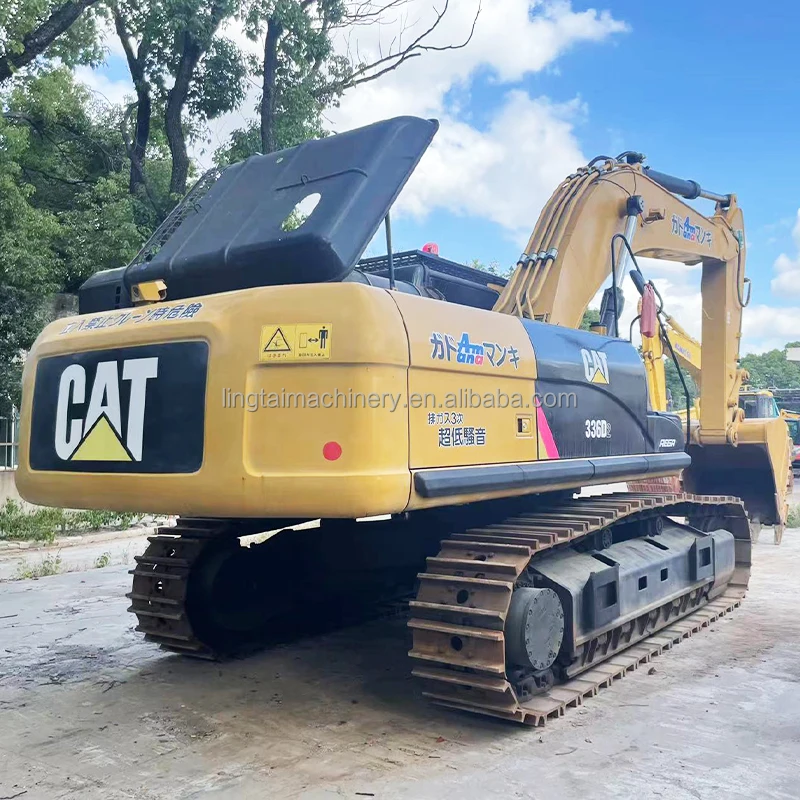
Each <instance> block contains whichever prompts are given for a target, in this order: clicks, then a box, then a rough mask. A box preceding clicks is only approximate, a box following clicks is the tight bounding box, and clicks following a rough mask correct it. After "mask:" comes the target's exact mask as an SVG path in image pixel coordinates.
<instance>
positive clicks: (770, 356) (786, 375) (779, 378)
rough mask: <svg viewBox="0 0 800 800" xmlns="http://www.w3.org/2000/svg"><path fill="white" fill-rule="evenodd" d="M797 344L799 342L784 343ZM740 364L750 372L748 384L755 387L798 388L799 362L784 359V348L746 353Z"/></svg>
mask: <svg viewBox="0 0 800 800" xmlns="http://www.w3.org/2000/svg"><path fill="white" fill-rule="evenodd" d="M798 346H800V342H789V343H788V344H787V345H786V347H798ZM741 364H742V368H743V369H746V370H747V371H748V372H749V373H750V379H749V384H750V386H753V387H754V388H756V389H770V388H777V389H800V364H798V363H797V362H794V361H788V360H787V359H786V348H784V349H783V350H769V351H767V352H766V353H760V354H757V355H756V354H751V355H747V356H745V357H744V358H743V359H742V361H741Z"/></svg>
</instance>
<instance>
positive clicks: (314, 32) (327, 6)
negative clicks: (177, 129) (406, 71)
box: [223, 0, 480, 157]
mask: <svg viewBox="0 0 800 800" xmlns="http://www.w3.org/2000/svg"><path fill="white" fill-rule="evenodd" d="M448 3H449V0H444V4H443V6H442V10H441V11H437V12H436V14H435V18H434V20H433V22H432V23H431V25H429V26H428V28H427V29H425V30H424V31H422V32H421V33H420V34H418V35H417V36H416V37H414V38H413V39H411V40H409V41H405V42H404V40H403V37H402V36H398V37H397V38H396V39H395V40H394V41H393V42H392V43H391V44H390V46H389V47H388V49H387V51H386V52H384V53H381V54H379V55H378V56H377V57H375V58H373V59H362V58H360V57H359V56H358V54H357V52H356V53H355V54H353V53H352V52H351V53H350V54H349V55H342V54H341V53H337V52H336V49H335V47H334V36H335V35H339V34H341V35H343V36H348V35H352V34H353V32H354V31H357V30H358V29H359V28H360V27H363V26H365V25H381V24H385V23H387V22H389V21H391V20H392V16H393V15H397V14H399V13H401V11H402V10H403V8H404V6H406V5H407V4H408V0H245V8H244V20H245V30H246V32H247V35H248V36H249V37H250V38H251V39H252V40H253V41H255V42H261V41H263V46H262V53H263V55H262V57H261V60H260V63H259V64H258V66H257V67H256V69H255V72H256V73H257V74H258V75H259V76H260V78H261V100H260V102H259V105H258V114H259V124H258V137H259V144H260V147H259V151H260V152H262V153H271V152H273V151H275V150H277V149H279V148H282V147H290V146H292V145H295V144H298V143H299V142H301V141H303V140H304V139H307V138H310V137H309V134H312V135H313V134H314V132H315V130H316V129H318V128H320V127H321V124H320V115H321V112H322V111H323V110H324V109H325V108H327V107H330V106H331V105H334V104H335V103H336V102H337V101H338V99H339V98H340V97H341V95H342V94H343V92H345V91H346V90H347V89H351V88H353V87H355V86H358V85H360V84H362V83H366V82H368V81H373V80H377V79H378V78H380V77H381V76H382V75H385V74H386V73H388V72H391V71H392V70H394V69H397V67H399V66H400V65H401V64H403V63H404V62H406V61H408V60H409V59H412V58H417V57H418V56H421V55H423V54H424V53H427V52H434V51H443V50H452V49H459V48H461V47H465V46H466V44H467V43H468V42H469V41H470V39H471V38H472V32H470V34H469V35H468V36H467V37H466V39H465V40H464V41H462V42H460V43H457V44H447V45H441V46H435V45H432V44H430V37H431V35H432V34H433V33H434V31H436V30H437V28H438V27H439V25H440V24H441V22H442V20H443V18H444V17H445V15H446V14H447V10H448ZM479 12H480V8H479V9H478V13H479ZM475 20H476V21H477V14H476V17H475ZM473 30H474V23H473ZM287 114H288V115H289V119H288V120H287V119H286V116H287ZM245 142H246V143H247V144H249V145H252V144H254V143H255V140H254V137H253V134H252V128H248V129H246V130H245V135H244V136H240V137H239V144H240V145H241V144H244V143H245ZM256 152H257V151H256ZM250 154H252V153H250ZM223 157H224V156H223Z"/></svg>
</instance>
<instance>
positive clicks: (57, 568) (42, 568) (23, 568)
mask: <svg viewBox="0 0 800 800" xmlns="http://www.w3.org/2000/svg"><path fill="white" fill-rule="evenodd" d="M59 572H61V556H60V555H58V553H56V554H55V555H51V556H46V557H45V558H43V559H42V560H41V561H40V562H39V563H38V564H29V563H28V562H27V561H23V562H22V563H20V564H19V565H18V566H17V572H16V575H15V576H14V577H15V578H16V580H18V581H24V580H26V579H28V578H46V577H47V576H48V575H58V573H59Z"/></svg>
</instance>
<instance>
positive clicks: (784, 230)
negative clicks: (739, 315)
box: [76, 0, 800, 353]
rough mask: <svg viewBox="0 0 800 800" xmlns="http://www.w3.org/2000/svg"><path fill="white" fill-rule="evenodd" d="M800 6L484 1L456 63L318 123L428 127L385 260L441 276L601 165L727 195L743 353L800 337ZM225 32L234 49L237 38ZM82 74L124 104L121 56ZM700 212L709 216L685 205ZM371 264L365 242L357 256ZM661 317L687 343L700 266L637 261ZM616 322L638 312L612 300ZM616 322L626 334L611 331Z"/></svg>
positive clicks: (459, 15)
mask: <svg viewBox="0 0 800 800" xmlns="http://www.w3.org/2000/svg"><path fill="white" fill-rule="evenodd" d="M434 5H436V6H437V7H439V6H440V5H441V0H440V2H439V3H434V2H432V0H409V4H408V15H407V16H406V17H405V18H403V19H400V18H395V19H391V20H387V22H386V24H385V25H383V26H381V28H380V29H378V28H377V27H376V28H365V29H363V31H362V32H360V33H359V41H358V44H359V48H360V50H361V51H362V52H377V49H378V47H379V46H380V45H383V46H384V47H386V45H387V43H388V42H389V41H391V39H392V37H393V36H394V35H395V33H396V30H397V28H398V27H399V26H402V25H404V24H405V25H406V26H407V27H408V28H409V30H408V31H407V33H413V32H414V30H419V29H421V28H424V27H425V26H426V25H427V24H428V23H429V20H430V18H431V14H432V13H433V6H434ZM477 8H478V0H451V3H450V8H449V10H448V13H447V15H446V17H445V18H444V20H443V23H442V24H441V25H440V27H439V29H437V36H436V40H435V41H434V43H436V44H447V43H452V42H456V41H461V40H463V39H464V38H465V37H466V35H467V34H468V33H469V29H470V27H471V25H472V21H473V19H474V16H475V12H476V10H477ZM798 29H800V3H796V2H795V0H776V2H774V3H772V4H770V12H769V13H768V14H767V13H764V11H763V10H761V9H759V7H758V6H755V5H754V4H753V3H752V2H748V1H747V0H729V2H727V3H725V4H724V6H721V5H719V4H716V3H702V2H701V3H698V2H697V1H696V0H673V1H672V2H670V3H663V4H662V3H643V2H641V0H638V1H637V2H634V1H633V0H607V1H606V2H600V3H598V4H596V5H593V4H591V3H588V2H583V0H573V1H572V2H570V1H569V0H483V3H482V8H481V13H480V15H479V17H478V22H477V25H476V29H475V33H474V35H473V37H472V39H471V41H470V42H469V44H468V45H467V46H466V47H465V48H463V49H460V50H451V51H446V52H434V53H427V54H425V55H423V56H422V57H420V58H417V59H413V60H411V61H409V62H407V63H406V64H404V65H402V66H401V67H400V68H399V69H398V70H396V71H394V72H392V73H390V74H388V75H387V76H385V77H384V78H381V79H380V80H378V81H375V82H373V83H370V84H365V85H363V86H361V87H356V88H355V89H353V90H351V91H349V92H347V93H346V94H345V95H344V97H343V98H342V101H341V104H340V106H339V107H338V108H336V109H332V110H330V111H329V112H326V124H327V127H328V128H329V129H330V130H332V131H342V130H347V129H350V128H354V127H358V126H360V125H364V124H368V123H370V122H374V121H376V120H379V119H384V118H387V117H392V116H398V115H401V114H414V115H417V116H423V117H432V118H436V119H438V120H439V122H440V129H439V132H438V133H437V135H436V137H435V139H434V142H433V144H432V145H431V147H430V148H429V151H428V152H427V153H426V155H425V156H424V157H423V159H422V161H421V162H420V164H419V166H418V167H417V170H416V172H415V173H414V175H413V176H412V178H411V180H410V181H409V183H408V184H407V186H406V188H405V189H404V190H403V193H402V194H401V196H400V198H399V199H398V201H397V203H396V206H395V209H394V211H393V240H394V247H395V249H396V250H405V249H414V248H418V247H421V246H422V245H423V244H425V243H426V242H431V241H433V242H436V243H437V244H438V245H439V249H440V254H441V255H442V256H445V257H447V258H450V259H453V260H455V261H461V262H466V263H468V262H470V261H472V259H476V258H477V259H479V260H481V261H483V262H484V263H489V262H492V261H497V262H499V264H500V265H501V266H503V267H506V266H511V265H513V264H514V263H515V262H516V260H517V257H518V256H519V254H520V252H521V251H522V249H523V247H524V245H525V243H526V242H527V239H528V236H529V234H530V231H531V230H532V229H533V227H534V225H535V223H536V219H537V217H538V214H539V212H540V210H541V208H542V206H543V205H544V203H545V202H546V200H547V198H548V197H549V196H550V194H551V193H552V192H553V191H554V190H555V188H556V186H557V185H558V184H559V183H560V182H561V181H562V180H563V179H564V178H565V177H566V176H567V175H568V174H570V173H571V172H573V171H574V170H575V168H576V167H578V166H580V165H583V164H585V163H587V162H588V161H589V159H590V158H592V157H593V156H595V155H598V154H600V153H603V154H608V155H612V156H613V155H616V154H617V153H619V152H621V151H623V150H628V149H630V150H637V151H640V152H643V153H645V154H646V155H647V161H646V163H647V164H648V165H650V166H652V167H653V168H654V169H657V170H660V171H662V172H669V173H672V174H675V175H678V176H680V177H684V178H691V179H694V180H696V181H698V182H699V183H700V184H701V185H702V186H703V187H704V188H707V189H710V190H711V191H715V192H719V193H721V194H723V193H728V192H733V193H735V194H736V195H737V196H738V200H739V204H740V206H741V207H742V208H743V210H744V215H745V224H746V236H747V275H748V276H749V277H750V278H751V281H752V301H751V304H750V306H749V307H748V308H747V310H746V311H745V316H744V323H743V342H742V352H743V353H746V352H763V351H765V350H769V349H772V348H776V347H777V348H781V347H783V346H784V345H785V343H786V342H788V341H794V340H800V158H798V138H797V127H798V122H800V102H798V100H800V86H799V85H798V71H799V70H798V67H797V66H796V53H797V46H798V45H797V31H798ZM224 33H225V35H228V36H230V38H232V39H234V40H235V41H237V42H238V43H239V44H240V45H242V46H251V47H252V45H248V43H247V41H246V39H245V38H244V36H243V35H242V33H241V31H240V30H237V29H236V28H235V27H233V26H232V27H230V28H228V29H226V30H225V31H224ZM108 48H109V53H108V57H107V59H106V63H105V64H104V65H102V66H101V67H99V68H97V69H95V70H92V69H90V68H88V67H79V68H78V69H77V70H76V72H77V75H78V77H79V78H80V80H82V81H83V82H85V83H86V84H87V85H88V86H90V87H91V88H92V89H94V90H95V91H96V92H98V93H99V94H100V95H101V96H102V97H104V98H107V99H108V100H109V101H111V102H121V101H122V100H123V99H124V98H125V96H126V95H129V94H130V93H131V92H132V85H131V83H130V80H129V77H128V75H127V68H126V65H125V61H124V59H123V57H122V55H121V49H120V47H119V45H118V43H116V42H115V41H114V39H113V37H109V40H108ZM256 100H257V94H256V93H255V90H253V94H252V96H251V97H248V99H247V100H246V101H245V103H244V104H243V107H242V110H241V111H238V112H235V113H233V114H230V115H226V116H225V117H224V118H222V119H219V120H215V121H213V122H212V123H210V125H209V132H208V135H209V139H210V144H207V143H196V144H195V146H194V149H193V155H194V157H195V159H196V160H197V161H198V164H199V165H200V166H201V167H202V166H207V165H208V164H209V163H210V157H211V154H212V153H213V150H214V149H215V148H216V147H217V146H219V145H221V144H223V143H224V142H225V140H226V137H227V136H228V134H229V133H230V131H231V130H234V129H235V128H237V127H240V126H241V125H242V124H243V123H244V122H245V120H246V119H248V118H251V117H252V116H254V112H252V111H251V109H253V107H254V105H255V102H256ZM696 207H697V208H698V210H699V211H701V212H702V213H706V214H711V213H712V212H713V204H712V203H710V202H708V201H697V204H696ZM380 252H382V249H381V246H380V245H378V244H377V240H376V241H375V242H374V243H373V244H372V245H370V248H369V250H368V253H367V254H370V255H371V254H378V253H380ZM642 269H643V270H644V272H645V274H646V277H648V278H652V279H653V280H654V282H655V283H656V285H657V286H658V287H659V289H660V291H661V293H662V295H663V297H664V300H665V305H666V310H667V311H668V312H669V313H670V314H672V315H673V316H674V317H675V318H676V319H678V320H679V321H680V322H681V323H682V324H683V325H684V327H686V328H687V329H688V330H689V331H690V332H691V333H693V334H694V335H695V336H697V337H699V335H700V314H701V302H700V295H699V288H700V267H699V266H698V267H685V266H683V265H677V266H676V265H671V264H664V263H660V262H658V261H655V260H653V259H644V260H642ZM625 291H626V297H627V298H629V301H628V303H627V305H628V312H629V313H628V315H626V316H630V315H631V314H632V309H633V307H634V306H635V294H634V290H633V287H632V286H630V281H628V282H627V285H626V286H625ZM623 322H624V320H623Z"/></svg>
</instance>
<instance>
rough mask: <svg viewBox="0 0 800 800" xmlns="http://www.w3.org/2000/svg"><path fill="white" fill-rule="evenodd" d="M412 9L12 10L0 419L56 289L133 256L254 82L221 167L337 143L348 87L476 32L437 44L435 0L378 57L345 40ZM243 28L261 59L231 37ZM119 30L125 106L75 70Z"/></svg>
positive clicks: (108, 5)
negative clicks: (328, 122)
mask: <svg viewBox="0 0 800 800" xmlns="http://www.w3.org/2000/svg"><path fill="white" fill-rule="evenodd" d="M408 2H409V0H124V2H123V0H15V2H12V3H6V4H1V3H0V414H3V413H4V412H7V410H8V406H9V405H12V404H18V402H19V393H20V387H19V378H20V372H21V367H22V363H23V360H24V356H25V352H26V351H27V350H29V348H30V347H31V345H32V343H33V341H34V339H35V336H36V334H37V333H38V331H39V330H40V329H41V327H42V326H43V325H44V324H45V323H46V322H47V321H48V320H49V319H51V318H52V317H53V315H54V314H55V313H57V311H56V304H55V303H54V300H53V298H54V296H56V295H63V294H64V293H74V292H75V291H76V290H77V288H78V287H79V286H80V285H81V283H82V282H83V281H84V280H85V279H86V278H87V277H89V276H90V275H91V274H93V273H94V272H96V271H98V270H101V269H108V268H113V267H119V266H121V265H124V264H125V263H126V262H128V261H129V260H130V258H131V257H132V256H133V255H134V254H135V253H136V252H137V251H138V249H139V248H140V246H141V244H142V243H143V242H144V241H145V240H146V239H147V238H148V236H149V235H150V234H151V233H152V232H153V230H154V229H155V228H156V227H157V226H158V225H159V223H160V222H161V221H163V219H164V218H165V216H166V215H167V214H168V213H169V211H170V209H171V208H172V207H173V206H174V204H175V203H176V202H177V201H178V200H179V199H180V197H181V196H182V195H183V194H184V193H185V191H186V188H187V184H188V181H189V180H190V179H191V178H192V177H193V176H194V175H195V174H197V172H198V171H199V170H198V169H197V167H196V165H195V164H194V163H193V161H192V159H191V158H190V148H191V146H192V145H196V144H199V143H202V141H203V139H204V137H205V136H206V135H207V123H208V122H209V121H210V120H214V119H216V118H218V117H219V116H221V115H223V114H225V113H227V112H230V111H233V110H236V109H239V108H241V106H242V105H243V103H244V101H245V97H246V89H247V88H248V85H249V86H258V87H260V89H261V97H260V98H259V99H258V102H257V107H256V108H255V109H254V111H255V115H254V119H253V121H252V123H250V124H248V125H245V126H243V127H242V128H241V129H240V130H237V131H235V132H234V133H233V135H232V136H231V137H230V139H229V141H228V142H227V143H225V144H223V145H222V146H221V147H220V148H219V149H218V150H217V152H216V154H215V159H216V160H217V161H218V163H220V164H227V163H230V162H232V161H236V160H240V159H242V158H246V157H248V156H250V155H252V154H254V153H258V152H270V151H272V150H275V149H276V148H284V147H290V146H293V145H296V144H298V143H300V142H301V141H304V140H306V139H309V138H313V137H319V136H324V135H325V134H326V131H325V126H324V124H323V112H324V110H325V109H326V108H330V107H331V106H333V105H335V104H336V103H337V102H338V100H339V98H340V97H341V95H342V93H343V92H344V91H346V90H350V89H352V88H353V87H355V86H358V85H359V84H360V83H364V82H367V81H373V80H376V79H378V78H380V77H381V76H382V75H384V74H386V73H387V72H390V71H392V70H394V69H396V68H397V67H399V66H400V65H401V64H403V63H405V62H406V61H407V60H409V59H411V58H418V57H420V56H422V55H423V54H425V53H429V52H433V51H443V50H448V49H451V48H457V47H462V46H464V45H465V44H466V42H467V41H469V38H470V37H471V34H470V35H469V36H468V37H467V38H466V39H465V40H464V41H461V42H454V43H444V44H440V45H436V46H434V45H432V44H431V43H430V37H431V34H432V33H434V32H435V31H436V29H437V28H438V26H439V24H440V23H441V21H442V19H443V18H444V16H445V14H446V13H447V10H448V0H443V2H442V4H441V5H440V6H438V5H437V6H434V4H433V3H432V2H431V6H430V7H431V8H432V9H433V10H434V14H433V17H432V23H431V24H430V25H429V26H428V28H427V29H425V30H422V31H421V32H419V33H418V34H416V35H415V36H413V37H412V36H406V37H405V38H403V37H402V36H399V37H396V38H395V39H394V40H393V41H391V42H390V43H387V45H386V47H385V48H383V47H382V49H380V51H379V52H378V54H377V55H374V56H372V57H370V58H368V57H362V56H361V54H360V53H359V52H358V49H357V48H355V47H354V48H352V49H348V48H345V50H342V49H341V42H342V41H350V34H352V32H353V31H357V30H358V29H359V28H360V27H362V26H376V27H375V30H380V29H381V26H382V25H383V24H384V23H386V22H390V21H391V22H394V21H396V20H397V19H406V18H408V15H406V13H405V11H404V10H403V7H404V6H406V5H407V4H408ZM437 9H438V10H437ZM398 15H399V16H398ZM233 24H240V25H243V26H244V28H245V31H246V35H247V36H249V37H250V39H251V40H252V41H253V42H255V43H256V45H257V51H258V52H257V55H256V56H255V57H247V56H245V54H243V53H242V52H241V50H240V48H239V47H238V45H237V44H236V43H235V42H234V41H233V40H232V39H230V38H227V37H226V36H225V35H224V31H225V30H227V29H228V28H229V27H230V25H233ZM109 30H110V31H113V33H112V34H111V35H113V36H115V37H116V38H117V39H118V40H119V42H120V44H121V46H122V50H123V53H124V57H125V62H126V63H127V66H128V70H129V72H130V76H131V81H132V84H133V87H132V92H131V95H130V97H128V98H126V100H125V102H124V103H122V104H120V105H118V106H115V105H110V104H109V103H108V102H107V101H103V102H101V101H100V100H99V99H98V98H97V97H96V96H95V95H94V94H92V92H90V91H89V90H88V89H87V88H85V87H83V86H81V85H79V84H76V82H75V80H74V76H73V73H72V68H73V67H74V66H76V65H78V64H89V65H97V64H99V63H100V62H101V61H102V60H103V58H104V55H105V52H107V47H108V42H107V41H105V40H103V38H102V37H103V35H105V34H104V32H106V33H107V32H108V31H109ZM337 37H338V39H337ZM337 42H338V43H339V44H338V45H337V44H336V43H337ZM488 269H489V270H490V271H495V268H494V267H493V266H492V265H490V266H489V268H488ZM498 272H499V270H498Z"/></svg>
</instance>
